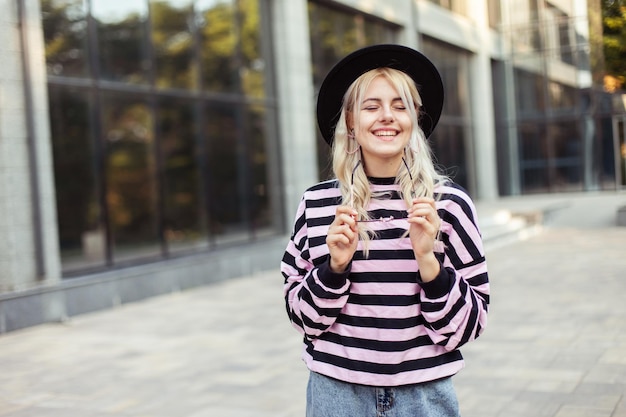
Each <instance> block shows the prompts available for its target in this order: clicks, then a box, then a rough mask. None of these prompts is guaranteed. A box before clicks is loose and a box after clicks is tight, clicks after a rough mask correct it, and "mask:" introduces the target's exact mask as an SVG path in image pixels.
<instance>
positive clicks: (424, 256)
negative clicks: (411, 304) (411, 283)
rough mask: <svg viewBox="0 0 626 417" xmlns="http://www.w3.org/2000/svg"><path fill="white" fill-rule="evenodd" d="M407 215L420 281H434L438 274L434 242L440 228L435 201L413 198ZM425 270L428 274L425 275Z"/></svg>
mask: <svg viewBox="0 0 626 417" xmlns="http://www.w3.org/2000/svg"><path fill="white" fill-rule="evenodd" d="M408 213H409V217H408V221H409V226H410V228H409V238H410V239H411V245H412V246H413V252H415V258H416V259H417V261H418V264H419V265H420V272H421V274H422V279H425V280H429V279H428V278H433V279H434V277H435V276H436V274H437V273H438V272H439V261H437V260H436V258H435V256H434V249H435V240H436V239H437V233H439V227H440V226H441V219H440V218H439V214H437V206H436V204H435V200H434V199H432V198H428V197H419V198H415V199H413V204H412V206H411V207H409V210H408ZM435 263H436V265H435ZM426 270H428V271H429V272H430V273H427V274H425V273H424V272H426ZM431 270H432V271H431ZM433 274H434V276H433Z"/></svg>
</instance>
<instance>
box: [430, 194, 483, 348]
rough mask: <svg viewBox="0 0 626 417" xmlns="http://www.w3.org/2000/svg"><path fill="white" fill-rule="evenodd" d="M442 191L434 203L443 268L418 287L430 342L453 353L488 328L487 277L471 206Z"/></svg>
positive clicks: (467, 200)
mask: <svg viewBox="0 0 626 417" xmlns="http://www.w3.org/2000/svg"><path fill="white" fill-rule="evenodd" d="M447 188H448V189H447V190H446V194H444V195H442V198H441V200H440V201H439V202H438V212H439V216H440V218H441V219H442V228H441V229H442V243H443V251H442V254H440V258H442V259H443V261H442V268H441V272H440V274H439V276H437V278H435V280H433V281H431V282H429V283H427V284H421V285H422V290H421V300H422V305H421V307H422V315H423V317H424V319H425V321H426V328H427V329H428V330H427V331H428V333H429V336H430V337H431V339H432V340H433V342H434V343H436V344H438V345H441V346H443V347H445V348H446V350H454V349H457V348H459V347H460V346H462V345H464V344H465V343H467V342H469V341H472V340H474V339H475V338H477V337H478V336H479V335H480V334H481V333H482V332H483V330H484V328H485V326H486V324H487V312H488V305H489V279H488V275H487V263H486V259H485V254H484V248H483V243H482V237H481V234H480V230H479V228H478V224H477V221H476V210H475V207H474V204H473V202H472V200H471V199H470V198H469V196H468V195H467V194H466V193H465V192H464V191H462V190H460V189H457V188H452V187H447Z"/></svg>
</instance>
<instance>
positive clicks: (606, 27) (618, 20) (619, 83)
mask: <svg viewBox="0 0 626 417" xmlns="http://www.w3.org/2000/svg"><path fill="white" fill-rule="evenodd" d="M602 26H603V28H602V29H603V43H604V59H605V71H606V75H607V76H608V77H606V79H605V86H606V87H607V89H609V90H614V89H618V88H622V87H624V85H625V84H626V0H603V1H602Z"/></svg>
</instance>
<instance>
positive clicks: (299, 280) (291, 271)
mask: <svg viewBox="0 0 626 417" xmlns="http://www.w3.org/2000/svg"><path fill="white" fill-rule="evenodd" d="M280 269H281V273H282V275H283V278H284V287H283V292H284V296H285V302H286V309H287V314H288V315H289V319H290V320H291V323H292V324H293V326H294V327H295V328H296V329H297V330H298V331H299V332H300V333H302V334H303V335H304V336H305V337H306V338H307V339H309V340H312V339H315V338H317V337H319V336H320V335H321V334H322V333H323V332H325V331H326V330H327V329H328V328H329V327H330V326H331V325H332V324H333V323H334V322H335V320H336V319H337V316H338V315H339V312H340V311H341V309H342V308H343V306H344V305H345V304H346V302H347V301H348V292H349V288H350V282H349V280H348V275H349V273H350V268H347V270H346V271H345V272H343V273H341V274H337V273H334V272H332V271H331V269H330V265H329V259H328V258H326V260H325V261H324V262H323V263H321V264H319V265H318V266H315V265H314V264H313V263H312V261H311V260H310V253H309V237H308V233H307V221H306V201H305V199H304V198H303V199H302V201H301V202H300V205H299V207H298V211H297V214H296V220H295V223H294V229H293V232H292V235H291V238H290V240H289V242H288V244H287V248H286V250H285V254H284V255H283V259H282V262H281V267H280Z"/></svg>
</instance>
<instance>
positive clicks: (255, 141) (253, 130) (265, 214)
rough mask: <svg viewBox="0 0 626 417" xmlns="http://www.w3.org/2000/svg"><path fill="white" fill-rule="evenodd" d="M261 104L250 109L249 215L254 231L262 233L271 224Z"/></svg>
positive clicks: (265, 138)
mask: <svg viewBox="0 0 626 417" xmlns="http://www.w3.org/2000/svg"><path fill="white" fill-rule="evenodd" d="M266 113H267V112H266V110H265V108H264V107H262V106H253V107H252V108H251V109H250V113H249V118H250V120H251V123H250V132H249V135H248V136H249V137H250V158H249V159H250V162H249V163H250V171H251V172H250V178H251V187H252V193H251V198H252V201H251V204H250V216H251V219H252V225H253V227H254V231H255V233H257V234H258V233H263V232H265V231H266V230H267V229H268V228H270V227H271V226H272V213H271V210H272V208H271V203H270V201H271V199H270V195H269V193H270V191H271V190H272V187H271V184H270V181H269V173H268V169H269V167H268V166H267V161H268V155H267V142H268V140H267V125H266V120H267V114H266Z"/></svg>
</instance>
